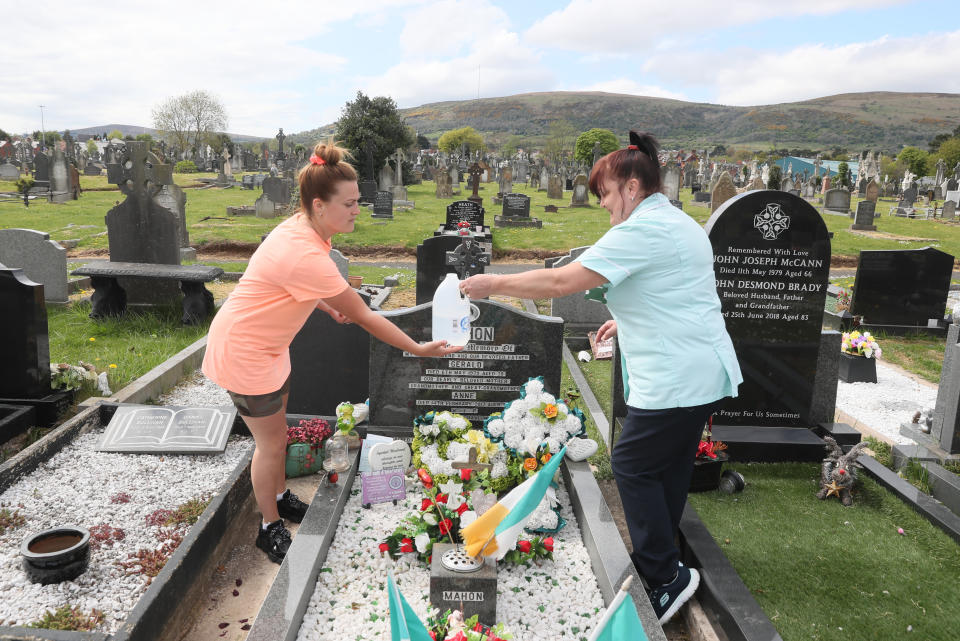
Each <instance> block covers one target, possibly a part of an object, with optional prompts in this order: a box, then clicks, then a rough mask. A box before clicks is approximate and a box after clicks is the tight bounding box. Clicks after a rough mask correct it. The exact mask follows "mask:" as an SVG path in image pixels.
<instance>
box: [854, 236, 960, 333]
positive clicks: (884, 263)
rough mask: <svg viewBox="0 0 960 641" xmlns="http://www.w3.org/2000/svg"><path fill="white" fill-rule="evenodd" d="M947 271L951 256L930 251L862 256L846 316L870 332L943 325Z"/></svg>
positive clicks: (868, 252) (877, 252)
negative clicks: (883, 328)
mask: <svg viewBox="0 0 960 641" xmlns="http://www.w3.org/2000/svg"><path fill="white" fill-rule="evenodd" d="M952 270H953V256H951V255H950V254H947V253H945V252H942V251H940V250H939V249H934V248H932V247H925V248H923V249H882V250H881V249H878V250H865V251H861V252H860V260H859V261H858V263H857V276H856V280H855V281H854V284H853V298H852V300H851V301H850V310H851V311H850V313H851V314H853V315H854V316H863V323H864V324H867V325H870V326H871V327H874V326H877V325H900V326H913V327H927V321H928V320H929V319H936V320H937V321H942V320H943V316H944V312H945V311H946V307H947V292H948V291H949V290H950V277H951V273H952Z"/></svg>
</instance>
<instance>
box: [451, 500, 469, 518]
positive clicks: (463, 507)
mask: <svg viewBox="0 0 960 641" xmlns="http://www.w3.org/2000/svg"><path fill="white" fill-rule="evenodd" d="M454 511H455V512H456V513H457V514H459V515H460V516H463V513H464V512H466V511H467V502H466V501H464V502H463V503H461V504H460V507H458V508H457V509H456V510H454Z"/></svg>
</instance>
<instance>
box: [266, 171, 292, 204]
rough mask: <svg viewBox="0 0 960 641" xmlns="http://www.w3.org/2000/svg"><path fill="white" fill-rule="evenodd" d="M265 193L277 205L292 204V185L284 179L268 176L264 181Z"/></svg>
mask: <svg viewBox="0 0 960 641" xmlns="http://www.w3.org/2000/svg"><path fill="white" fill-rule="evenodd" d="M263 193H264V195H265V196H267V197H268V198H269V199H270V200H272V201H273V203H274V204H275V205H289V204H290V185H289V184H288V183H287V181H285V180H284V179H282V178H278V177H276V176H267V177H266V178H264V179H263Z"/></svg>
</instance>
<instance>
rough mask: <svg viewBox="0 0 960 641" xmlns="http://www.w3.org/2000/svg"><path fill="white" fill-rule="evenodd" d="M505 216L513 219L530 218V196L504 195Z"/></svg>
mask: <svg viewBox="0 0 960 641" xmlns="http://www.w3.org/2000/svg"><path fill="white" fill-rule="evenodd" d="M503 215H504V216H513V217H517V216H519V217H523V218H529V217H530V196H527V195H526V194H504V195H503Z"/></svg>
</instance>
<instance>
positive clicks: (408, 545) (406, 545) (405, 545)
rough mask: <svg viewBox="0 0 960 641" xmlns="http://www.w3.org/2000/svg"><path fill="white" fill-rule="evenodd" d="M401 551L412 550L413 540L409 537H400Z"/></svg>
mask: <svg viewBox="0 0 960 641" xmlns="http://www.w3.org/2000/svg"><path fill="white" fill-rule="evenodd" d="M400 551H401V552H404V553H406V552H413V541H412V540H411V539H400Z"/></svg>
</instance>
